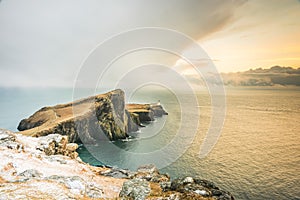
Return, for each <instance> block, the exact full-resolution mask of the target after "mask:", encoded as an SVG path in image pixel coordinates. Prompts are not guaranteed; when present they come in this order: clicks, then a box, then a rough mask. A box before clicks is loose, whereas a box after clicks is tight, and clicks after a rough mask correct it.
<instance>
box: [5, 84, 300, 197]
mask: <svg viewBox="0 0 300 200" xmlns="http://www.w3.org/2000/svg"><path fill="white" fill-rule="evenodd" d="M0 95H1V98H0V127H2V128H6V129H10V130H13V131H16V127H17V125H18V123H19V121H20V120H21V119H23V118H26V117H28V116H30V115H31V114H33V113H34V112H35V111H36V110H38V109H39V108H41V107H44V106H49V105H55V104H58V103H66V102H69V101H72V89H68V88H66V89H57V88H56V89H55V88H54V89H37V88H33V89H24V88H23V89H18V88H9V89H7V88H6V89H5V88H1V89H0ZM179 95H180V97H178V94H176V95H174V94H173V93H172V92H171V91H166V90H151V91H150V90H149V89H148V90H140V91H139V92H136V93H135V94H133V95H132V96H130V97H128V101H129V102H137V103H147V102H148V103H152V102H157V101H158V100H160V102H161V104H162V105H163V106H164V108H165V109H166V110H167V112H168V113H169V115H167V116H164V117H162V118H156V119H155V121H154V122H150V123H148V124H147V126H146V127H144V128H141V129H140V130H139V131H138V132H137V133H132V134H131V137H130V138H129V139H128V140H123V141H117V142H103V143H101V144H99V145H98V146H88V145H86V146H81V147H80V148H79V150H78V152H79V155H80V157H81V158H82V160H84V161H85V162H88V163H90V164H93V165H101V164H105V165H111V166H118V167H125V168H130V169H136V167H137V166H138V165H140V164H147V163H155V164H157V165H158V166H162V168H161V169H160V170H161V171H162V172H165V173H168V174H170V175H171V177H173V178H174V177H182V176H199V177H201V178H203V179H208V180H211V181H213V182H215V183H216V184H217V185H218V186H219V187H220V188H222V189H224V190H228V191H230V192H231V193H232V194H233V195H234V196H235V197H236V199H258V200H259V199H283V200H284V199H300V170H299V169H300V134H299V130H300V88H299V87H294V88H284V87H282V88H273V87H262V88H251V87H248V88H246V87H238V88H226V117H225V121H224V124H223V128H222V131H221V135H220V137H219V139H218V141H217V143H216V145H215V146H214V148H213V149H212V151H211V152H210V153H209V154H208V156H206V157H205V158H200V157H199V152H200V147H201V144H202V143H203V141H204V138H205V136H206V134H207V131H208V129H209V128H211V127H210V120H211V117H212V116H211V111H212V105H211V99H210V96H209V94H208V93H207V91H198V92H196V93H195V95H196V97H197V105H196V106H195V105H194V102H192V101H193V95H191V94H185V93H182V94H179ZM186 105H189V106H186ZM195 120H196V122H195ZM197 122H198V123H197ZM181 127H184V129H181ZM176 137H177V138H180V141H179V142H177V143H175V144H176V145H175V146H174V145H173V146H172V145H170V144H172V142H173V141H174V138H176ZM166 147H168V148H166Z"/></svg>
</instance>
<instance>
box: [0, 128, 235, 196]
mask: <svg viewBox="0 0 300 200" xmlns="http://www.w3.org/2000/svg"><path fill="white" fill-rule="evenodd" d="M77 148H78V145H77V144H75V143H68V138H67V137H66V136H61V135H59V134H51V135H48V136H42V137H38V138H36V137H30V136H24V135H21V134H19V133H14V132H11V131H9V130H5V129H0V156H1V159H2V161H1V164H0V183H1V188H0V199H7V198H13V199H153V200H154V199H203V200H205V199H207V200H208V199H218V200H226V199H229V200H232V199H234V197H233V196H232V195H231V194H230V193H229V192H226V191H224V190H221V189H219V188H218V187H217V186H216V185H215V184H214V183H212V182H210V181H207V180H202V179H200V178H199V177H183V178H180V179H174V180H172V181H171V179H170V177H169V176H168V175H167V174H161V173H160V172H159V171H158V170H157V168H156V167H155V166H154V165H145V166H141V167H139V168H138V169H137V171H129V170H124V169H118V168H108V167H105V166H103V167H95V166H91V165H89V164H86V163H84V162H82V161H81V159H80V158H79V157H78V154H77V153H76V149H77Z"/></svg>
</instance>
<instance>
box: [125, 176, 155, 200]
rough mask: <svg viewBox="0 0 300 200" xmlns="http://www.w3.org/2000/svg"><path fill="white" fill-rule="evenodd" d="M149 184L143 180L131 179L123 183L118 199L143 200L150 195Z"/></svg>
mask: <svg viewBox="0 0 300 200" xmlns="http://www.w3.org/2000/svg"><path fill="white" fill-rule="evenodd" d="M150 191H151V190H150V185H149V182H147V181H146V180H143V179H132V180H128V181H125V182H124V183H123V187H122V190H121V192H120V195H119V196H120V197H131V198H132V199H134V200H144V199H146V197H147V196H148V195H149V194H150Z"/></svg>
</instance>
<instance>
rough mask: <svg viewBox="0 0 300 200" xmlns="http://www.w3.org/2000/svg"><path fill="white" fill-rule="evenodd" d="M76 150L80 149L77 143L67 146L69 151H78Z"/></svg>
mask: <svg viewBox="0 0 300 200" xmlns="http://www.w3.org/2000/svg"><path fill="white" fill-rule="evenodd" d="M76 149H78V144H76V143H69V144H67V146H66V150H67V151H71V152H72V151H76Z"/></svg>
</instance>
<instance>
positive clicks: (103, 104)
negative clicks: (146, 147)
mask: <svg viewBox="0 0 300 200" xmlns="http://www.w3.org/2000/svg"><path fill="white" fill-rule="evenodd" d="M125 107H126V108H125ZM163 114H167V113H166V112H165V111H164V110H163V108H162V107H161V106H160V105H150V104H130V105H127V106H126V105H125V95H124V92H123V91H122V90H119V89H118V90H114V91H111V92H108V93H106V94H100V95H96V96H93V97H89V98H86V99H81V100H78V101H75V102H72V103H68V104H62V105H56V106H53V107H44V108H42V109H40V110H39V111H37V112H36V113H34V114H33V115H32V116H30V117H29V118H27V119H23V120H22V121H21V122H20V124H19V126H18V130H19V131H21V132H20V133H21V134H24V135H30V136H36V137H39V136H45V135H49V134H53V133H57V134H61V135H67V136H68V138H69V142H84V143H94V142H95V141H97V140H103V139H109V140H116V139H124V138H126V137H128V133H129V132H133V131H137V130H138V128H139V126H141V123H142V122H143V121H152V120H154V117H155V116H162V115H163Z"/></svg>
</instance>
